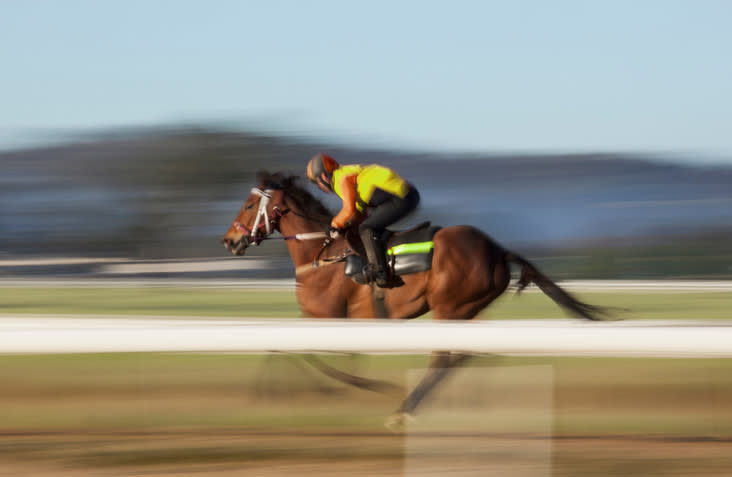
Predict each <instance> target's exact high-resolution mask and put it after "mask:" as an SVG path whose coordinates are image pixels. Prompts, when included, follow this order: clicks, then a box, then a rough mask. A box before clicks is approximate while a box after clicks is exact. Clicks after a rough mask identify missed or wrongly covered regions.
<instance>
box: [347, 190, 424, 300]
mask: <svg viewBox="0 0 732 477" xmlns="http://www.w3.org/2000/svg"><path fill="white" fill-rule="evenodd" d="M418 203H419V193H418V192H417V190H416V189H411V190H410V191H409V193H408V194H407V195H406V196H405V197H404V198H400V197H397V196H393V195H389V196H388V198H387V199H386V200H383V201H381V203H380V204H379V205H377V206H376V207H374V208H373V209H372V210H371V211H370V212H369V216H368V217H367V218H366V220H364V221H363V222H362V223H361V225H359V227H358V233H359V235H360V236H361V241H362V242H363V246H364V248H365V249H366V258H367V259H368V261H369V266H368V270H367V272H370V273H367V274H366V275H367V276H366V278H367V279H368V280H369V281H375V282H376V284H377V285H378V286H380V287H385V286H388V282H389V269H388V266H387V262H386V250H385V247H384V246H385V244H384V243H382V240H381V238H382V236H383V232H384V229H386V227H387V226H389V225H391V224H393V223H394V222H396V221H398V220H400V219H402V218H404V217H405V216H406V215H408V214H409V213H411V212H412V211H414V209H415V208H416V207H417V204H418ZM369 275H370V276H369Z"/></svg>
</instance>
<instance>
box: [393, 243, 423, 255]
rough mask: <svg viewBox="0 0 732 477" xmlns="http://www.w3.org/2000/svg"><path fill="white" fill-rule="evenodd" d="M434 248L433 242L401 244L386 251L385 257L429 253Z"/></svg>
mask: <svg viewBox="0 0 732 477" xmlns="http://www.w3.org/2000/svg"><path fill="white" fill-rule="evenodd" d="M434 246H435V243H434V242H417V243H403V244H401V245H396V246H394V247H391V248H390V249H389V250H387V251H386V254H387V255H404V254H408V253H429V252H430V251H431V250H432V248H433V247H434Z"/></svg>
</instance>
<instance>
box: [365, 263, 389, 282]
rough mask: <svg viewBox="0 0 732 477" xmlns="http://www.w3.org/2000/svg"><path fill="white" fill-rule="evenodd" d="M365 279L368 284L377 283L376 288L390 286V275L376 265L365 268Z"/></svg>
mask: <svg viewBox="0 0 732 477" xmlns="http://www.w3.org/2000/svg"><path fill="white" fill-rule="evenodd" d="M363 277H364V278H365V279H366V283H376V286H378V287H381V288H386V287H388V286H389V273H388V272H387V271H386V270H385V269H384V268H381V267H379V266H378V265H376V264H374V263H369V264H367V265H366V266H365V267H364V268H363Z"/></svg>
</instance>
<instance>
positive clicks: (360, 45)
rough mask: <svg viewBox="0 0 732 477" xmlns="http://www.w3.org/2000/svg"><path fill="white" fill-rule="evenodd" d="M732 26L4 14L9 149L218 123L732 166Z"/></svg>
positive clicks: (360, 9) (723, 8) (122, 9)
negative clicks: (633, 154) (95, 133)
mask: <svg viewBox="0 0 732 477" xmlns="http://www.w3.org/2000/svg"><path fill="white" fill-rule="evenodd" d="M730 19H732V1H726V0H720V1H713V0H698V1H691V0H688V1H673V0H669V1H661V0H645V1H643V0H638V1H625V0H618V1H608V0H606V1H562V0H552V1H508V0H506V1H490V0H484V1H459V0H457V1H439V2H438V1H426V0H421V1H397V0H393V1H374V0H371V1H368V2H365V1H345V0H343V1H317V0H311V1H305V0H303V1H295V0H292V1H283V0H280V1H278V0H266V1H263V0H257V1H245V0H241V1H224V0H208V1H185V0H179V1H172V0H170V1H165V0H145V1H140V0H132V1H131V0H125V1H121V0H118V1H111V0H110V1H104V0H96V1H80V0H57V1H50V0H48V1H43V0H35V1H21V0H0V61H1V64H2V67H1V71H2V74H0V97H1V98H2V100H1V101H0V105H1V107H0V148H9V147H17V146H19V145H28V144H33V143H37V142H39V141H45V140H48V139H49V137H52V138H59V137H63V136H64V135H65V134H70V133H71V132H75V131H84V130H88V129H93V130H96V129H99V128H108V127H112V128H116V127H127V126H135V127H137V126H146V125H161V124H169V123H177V122H185V123H196V122H207V121H217V122H223V123H229V122H231V123H232V124H242V125H250V126H255V127H258V128H262V129H268V128H273V129H276V130H278V131H281V132H285V133H289V134H300V135H305V136H318V137H323V136H325V137H329V138H331V139H332V140H333V141H334V142H346V143H358V144H370V145H374V144H375V145H379V146H395V147H406V148H413V149H419V150H443V151H444V150H454V151H481V152H505V151H529V152H558V151H563V152H564V151H572V152H585V151H639V152H663V153H665V152H674V153H681V154H688V155H691V156H695V155H699V156H707V157H708V156H713V157H716V158H723V159H726V160H729V161H732V134H730V131H732V127H730V125H731V123H732V121H730V119H731V118H732V113H731V111H732V28H730V27H729V22H730ZM51 133H55V134H51Z"/></svg>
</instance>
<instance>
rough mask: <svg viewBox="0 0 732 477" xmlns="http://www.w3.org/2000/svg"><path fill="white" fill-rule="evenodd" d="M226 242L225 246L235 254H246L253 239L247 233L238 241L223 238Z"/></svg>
mask: <svg viewBox="0 0 732 477" xmlns="http://www.w3.org/2000/svg"><path fill="white" fill-rule="evenodd" d="M222 242H223V244H224V248H225V249H226V250H228V251H230V252H231V253H233V254H234V255H240V256H241V255H244V252H245V251H246V249H247V247H248V246H249V245H250V244H251V240H250V239H249V237H247V236H246V235H244V236H242V238H240V239H239V240H238V241H236V242H235V241H234V240H232V239H229V238H224V239H223V240H222Z"/></svg>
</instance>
